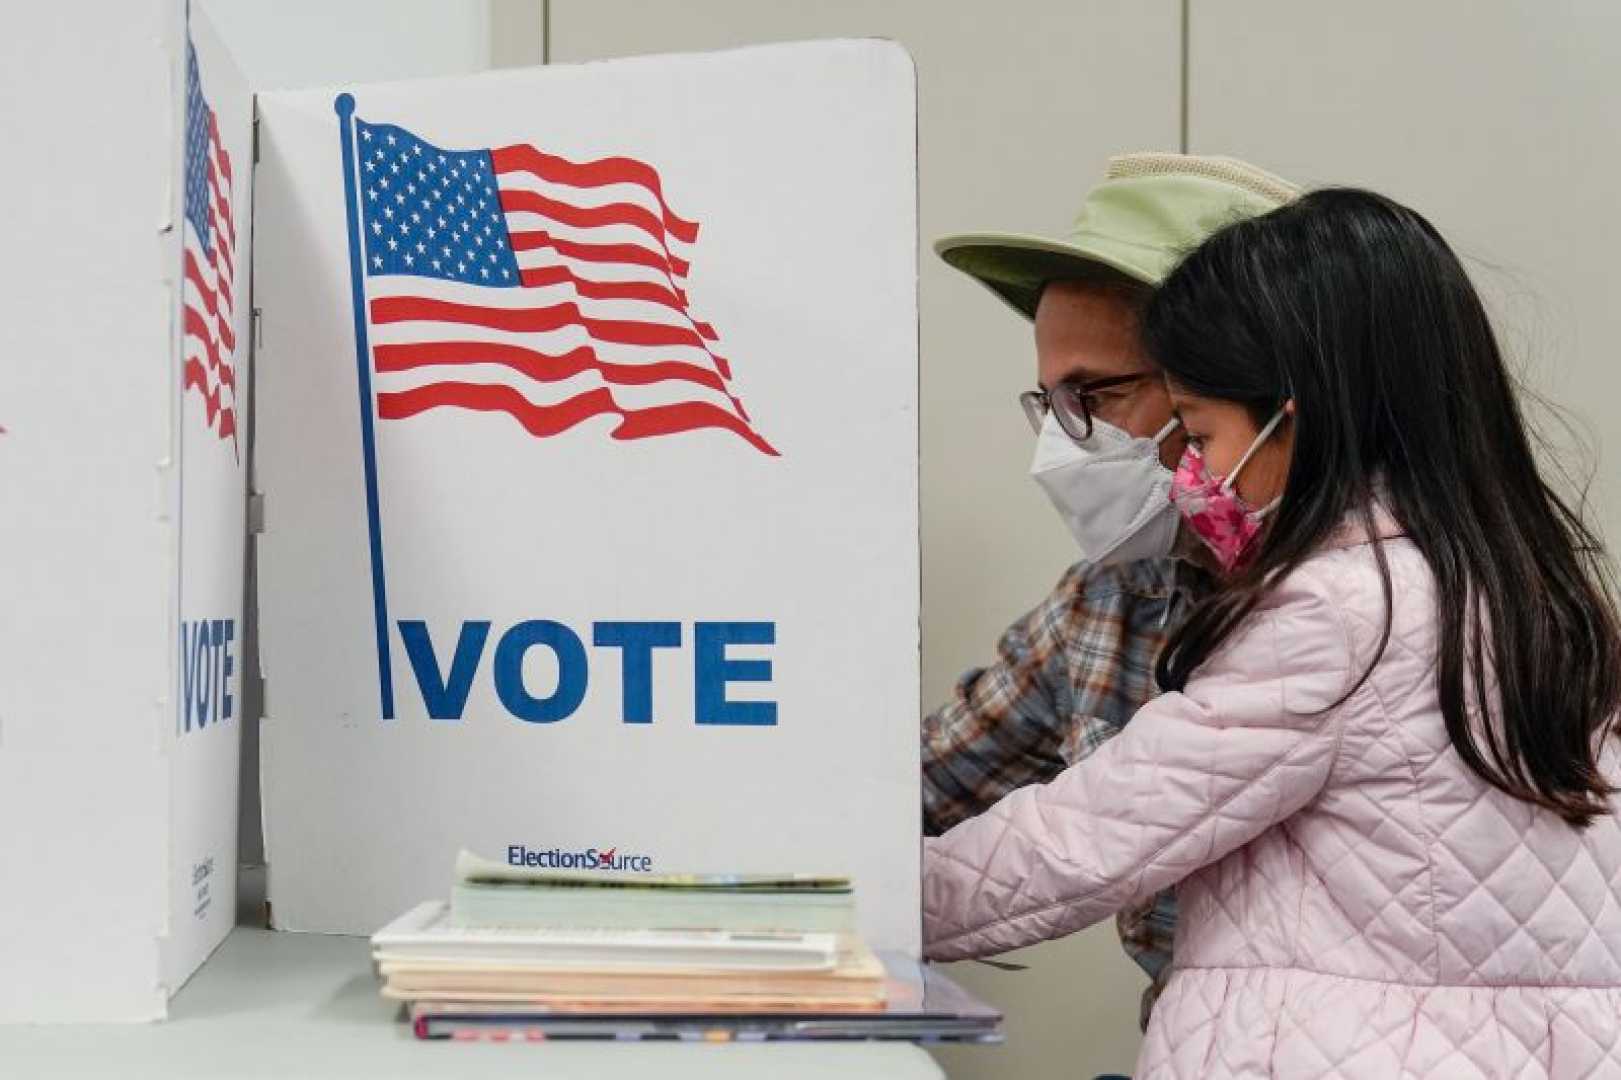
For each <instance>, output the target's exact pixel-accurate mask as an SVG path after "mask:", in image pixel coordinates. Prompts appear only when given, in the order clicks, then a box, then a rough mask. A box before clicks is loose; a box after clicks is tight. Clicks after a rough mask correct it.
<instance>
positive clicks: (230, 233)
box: [181, 41, 241, 459]
mask: <svg viewBox="0 0 1621 1080" xmlns="http://www.w3.org/2000/svg"><path fill="white" fill-rule="evenodd" d="M185 179H186V195H185V200H186V213H185V224H184V225H183V226H182V229H183V231H184V234H185V236H184V239H183V241H182V247H183V249H184V252H185V255H184V267H183V282H182V285H181V303H182V305H183V312H184V314H183V316H182V318H183V327H182V330H183V333H184V343H183V345H182V351H183V355H184V356H185V369H184V370H185V375H184V379H185V386H186V391H187V392H188V393H189V392H191V391H193V390H195V391H196V392H197V393H198V395H199V396H201V398H202V400H203V404H204V406H205V407H206V409H207V410H208V427H209V429H210V430H211V431H215V432H217V433H218V435H219V437H220V438H221V439H230V440H231V447H232V449H233V451H236V452H237V455H238V458H239V459H240V456H241V455H240V451H239V450H238V449H237V437H236V426H237V416H236V368H235V366H234V365H233V363H232V356H233V355H234V354H235V352H236V330H235V327H234V324H233V322H232V305H233V303H234V301H235V291H236V289H235V284H234V281H235V271H236V219H235V218H234V217H233V216H232V213H231V155H230V154H228V153H226V151H225V147H224V146H223V145H221V143H220V132H219V121H218V119H217V118H216V117H215V115H214V110H213V109H211V108H209V107H208V99H207V98H205V97H203V84H202V79H201V78H199V77H198V74H197V50H196V49H195V48H193V47H192V45H191V42H189V41H188V42H187V43H186V173H185Z"/></svg>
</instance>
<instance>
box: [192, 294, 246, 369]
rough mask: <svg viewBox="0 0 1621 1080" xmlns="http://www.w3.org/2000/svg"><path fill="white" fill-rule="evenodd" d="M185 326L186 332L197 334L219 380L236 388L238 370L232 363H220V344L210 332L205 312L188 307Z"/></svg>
mask: <svg viewBox="0 0 1621 1080" xmlns="http://www.w3.org/2000/svg"><path fill="white" fill-rule="evenodd" d="M185 326H186V333H188V334H191V335H193V336H195V337H196V338H198V339H199V340H200V341H201V342H202V345H203V351H204V352H205V353H206V354H207V356H208V367H209V370H211V371H213V372H214V373H215V374H216V375H218V376H219V381H220V382H221V383H222V384H223V385H225V386H229V387H232V388H234V387H235V386H236V372H234V371H233V370H232V369H231V365H230V364H222V363H220V355H219V345H218V343H217V342H215V340H214V335H213V334H211V333H210V332H209V327H208V323H207V322H206V321H205V320H204V318H203V313H202V312H201V311H198V310H197V309H196V308H194V307H187V308H186V314H185Z"/></svg>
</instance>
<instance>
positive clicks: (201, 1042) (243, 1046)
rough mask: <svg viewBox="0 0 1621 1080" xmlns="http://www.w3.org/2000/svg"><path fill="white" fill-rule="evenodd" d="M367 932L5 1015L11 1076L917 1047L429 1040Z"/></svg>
mask: <svg viewBox="0 0 1621 1080" xmlns="http://www.w3.org/2000/svg"><path fill="white" fill-rule="evenodd" d="M377 986H378V984H377V978H376V976H375V975H374V974H373V972H372V966H371V958H370V950H369V945H368V942H367V941H366V939H364V938H355V937H330V936H324V935H319V934H282V933H275V932H273V931H269V930H264V929H259V928H254V927H249V926H239V927H237V928H236V929H235V930H234V931H232V933H231V936H230V937H229V938H227V939H226V941H225V943H224V944H223V945H221V946H220V948H219V950H218V951H217V952H216V953H215V954H214V956H213V957H212V958H211V959H210V960H209V961H208V963H207V964H205V965H204V966H203V967H202V969H201V970H199V971H198V972H197V974H196V975H195V976H193V978H192V980H191V981H190V982H189V983H187V984H186V986H185V987H184V988H183V989H182V990H181V991H180V993H179V994H177V995H176V996H175V998H174V1001H173V1002H172V1003H171V1005H170V1019H169V1020H168V1021H166V1022H163V1023H156V1024H129V1025H110V1024H99V1025H90V1024H85V1025H66V1026H27V1025H21V1026H4V1025H0V1077H7V1078H9V1077H18V1078H22V1077H77V1076H95V1077H102V1076H116V1077H120V1078H124V1077H129V1078H135V1077H164V1078H179V1077H250V1076H257V1077H298V1078H304V1077H427V1076H432V1077H486V1076H487V1077H507V1076H526V1077H548V1078H562V1080H572V1078H576V1077H578V1078H582V1080H583V1078H588V1077H589V1078H592V1080H612V1078H616V1077H643V1076H647V1077H655V1076H656V1077H660V1078H661V1080H662V1078H671V1080H680V1078H685V1077H722V1078H725V1077H740V1078H741V1077H748V1078H751V1080H753V1078H758V1077H771V1078H773V1080H776V1078H786V1080H797V1078H800V1077H819V1078H820V1077H837V1078H839V1080H858V1078H860V1077H868V1076H871V1077H886V1078H892V1080H911V1078H917V1080H939V1078H940V1077H942V1076H943V1075H944V1074H943V1073H942V1072H941V1071H940V1068H939V1066H938V1065H936V1064H935V1062H934V1060H933V1059H932V1058H930V1057H929V1055H928V1054H927V1053H925V1052H924V1051H923V1050H922V1049H920V1048H918V1047H916V1046H911V1045H908V1044H905V1043H831V1044H806V1043H775V1044H767V1045H759V1044H754V1045H736V1044H730V1045H705V1044H689V1043H640V1044H638V1043H625V1044H616V1043H541V1044H531V1043H505V1044H502V1043H453V1042H423V1041H419V1040H418V1039H416V1038H415V1037H414V1036H412V1034H411V1032H410V1029H409V1027H408V1026H407V1025H406V1023H405V1022H404V1021H403V1020H401V1019H399V1013H398V1009H397V1007H396V1006H395V1005H394V1004H392V1003H390V1002H386V1001H384V1000H383V999H382V998H381V997H379V996H378V993H377Z"/></svg>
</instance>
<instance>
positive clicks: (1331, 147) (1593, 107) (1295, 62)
mask: <svg viewBox="0 0 1621 1080" xmlns="http://www.w3.org/2000/svg"><path fill="white" fill-rule="evenodd" d="M1191 14H1192V19H1191V25H1190V26H1189V42H1190V49H1189V74H1190V80H1189V100H1190V104H1191V108H1190V111H1189V118H1190V123H1189V138H1190V145H1191V147H1192V149H1193V150H1194V151H1196V152H1205V153H1208V152H1222V153H1234V154H1238V155H1239V156H1245V157H1253V159H1254V160H1256V161H1258V162H1264V163H1265V164H1267V165H1268V166H1271V167H1272V168H1274V169H1275V170H1277V171H1279V172H1282V173H1284V174H1285V175H1288V176H1291V177H1296V178H1299V179H1302V180H1306V181H1310V182H1314V183H1327V182H1337V183H1355V184H1363V185H1366V186H1369V187H1373V188H1375V189H1377V190H1380V191H1383V192H1385V193H1387V194H1389V195H1392V196H1394V197H1395V198H1397V199H1400V200H1403V201H1405V202H1408V203H1410V204H1411V205H1413V206H1414V207H1416V208H1417V209H1419V210H1420V211H1422V212H1423V213H1424V214H1426V215H1427V216H1429V217H1430V219H1431V220H1432V221H1434V222H1435V224H1436V226H1437V227H1438V228H1440V229H1441V230H1442V232H1444V233H1445V234H1447V236H1448V238H1449V239H1450V240H1451V241H1452V243H1453V245H1454V246H1455V247H1456V248H1458V249H1459V251H1460V253H1461V254H1463V255H1464V256H1465V259H1466V261H1467V263H1468V264H1469V267H1470V271H1471V273H1472V274H1474V275H1475V278H1476V280H1477V282H1479V284H1480V285H1481V286H1482V287H1483V288H1484V290H1485V291H1486V293H1487V295H1488V297H1489V299H1490V300H1491V301H1492V303H1493V307H1494V309H1495V314H1496V316H1497V318H1498V325H1499V328H1500V330H1501V331H1502V333H1503V336H1504V338H1505V339H1506V341H1507V342H1508V344H1509V346H1510V348H1511V350H1512V352H1513V353H1514V356H1515V359H1516V361H1517V363H1518V364H1519V365H1520V367H1521V369H1522V370H1523V372H1524V374H1525V376H1526V379H1527V381H1528V382H1529V383H1530V384H1531V385H1532V386H1533V387H1535V388H1537V389H1539V390H1540V391H1542V393H1543V394H1544V395H1545V396H1546V397H1548V398H1549V399H1551V400H1552V402H1553V403H1555V404H1556V405H1559V406H1562V407H1565V408H1568V409H1570V410H1572V412H1573V414H1574V416H1575V418H1576V419H1577V420H1578V421H1579V422H1580V423H1581V424H1582V425H1583V426H1584V427H1585V428H1586V433H1587V434H1588V435H1589V436H1591V437H1592V438H1593V439H1595V440H1596V441H1597V443H1596V449H1597V450H1598V451H1599V452H1600V456H1598V457H1596V458H1594V459H1591V460H1590V461H1589V464H1590V465H1591V464H1599V463H1601V464H1599V469H1598V475H1597V479H1596V483H1595V486H1594V488H1593V498H1594V504H1595V507H1594V508H1595V511H1596V513H1595V514H1594V515H1593V516H1594V518H1595V520H1597V521H1599V522H1600V523H1602V524H1603V526H1604V527H1605V531H1606V533H1607V535H1608V536H1609V538H1610V540H1611V543H1621V470H1618V465H1621V352H1618V349H1617V344H1618V342H1621V303H1618V302H1617V299H1618V298H1617V285H1618V284H1621V275H1618V274H1617V272H1616V265H1617V263H1616V252H1617V250H1618V248H1621V209H1618V204H1621V199H1618V194H1617V193H1618V192H1621V5H1618V4H1616V3H1614V2H1613V0H1557V2H1546V0H1514V2H1499V3H1492V4H1480V3H1476V2H1473V0H1429V2H1427V3H1422V4H1415V3H1408V2H1405V0H1361V2H1360V3H1356V4H1301V3H1298V2H1294V0H1243V2H1237V0H1193V3H1192V5H1191ZM1531 415H1532V418H1533V420H1536V419H1538V412H1537V411H1533V412H1532V413H1531ZM1437 434H1438V435H1439V434H1441V433H1437Z"/></svg>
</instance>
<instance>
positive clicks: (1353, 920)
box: [923, 529, 1621, 1080]
mask: <svg viewBox="0 0 1621 1080" xmlns="http://www.w3.org/2000/svg"><path fill="white" fill-rule="evenodd" d="M1394 532H1395V530H1394V529H1387V530H1386V533H1385V535H1384V536H1383V537H1381V538H1380V539H1379V542H1380V543H1382V544H1383V545H1384V550H1385V553H1386V555H1387V557H1388V559H1389V561H1390V569H1391V574H1392V577H1393V579H1394V586H1395V588H1394V593H1395V596H1394V623H1393V626H1392V633H1391V639H1390V645H1389V647H1388V649H1387V650H1386V652H1385V654H1384V656H1383V658H1382V659H1381V660H1380V661H1379V663H1378V665H1377V666H1376V667H1375V668H1374V670H1373V673H1372V675H1371V676H1370V677H1369V679H1368V680H1367V682H1365V683H1364V684H1363V685H1362V686H1361V688H1360V689H1358V690H1357V691H1356V692H1355V693H1354V694H1352V695H1351V696H1350V697H1349V698H1348V699H1347V700H1346V701H1345V702H1344V703H1343V704H1341V705H1339V706H1338V707H1334V708H1330V706H1332V705H1333V704H1334V702H1335V701H1336V700H1338V699H1339V698H1340V696H1341V695H1342V694H1343V693H1344V692H1345V691H1346V690H1347V689H1348V688H1349V687H1350V686H1351V684H1352V683H1353V682H1354V681H1355V679H1356V676H1357V675H1359V674H1360V673H1361V671H1362V670H1363V668H1364V667H1365V666H1366V664H1367V662H1368V660H1369V659H1371V658H1372V656H1373V655H1374V654H1375V649H1376V647H1377V644H1378V638H1379V631H1380V627H1381V626H1382V623H1383V612H1384V605H1383V600H1382V597H1381V594H1380V587H1379V577H1378V571H1377V569H1376V567H1375V564H1374V561H1373V548H1372V546H1371V545H1370V544H1369V543H1368V541H1367V538H1366V537H1365V536H1352V535H1348V536H1346V537H1345V538H1344V539H1343V540H1342V541H1341V542H1339V543H1337V544H1335V545H1331V546H1330V547H1329V548H1328V549H1326V550H1325V551H1324V552H1322V553H1321V554H1319V555H1318V556H1316V557H1314V558H1313V559H1312V560H1311V561H1310V562H1308V563H1307V564H1306V565H1305V566H1303V567H1301V568H1300V569H1299V570H1298V571H1297V572H1296V573H1294V574H1292V575H1291V576H1290V577H1289V578H1288V579H1287V580H1285V581H1283V582H1281V583H1280V584H1279V585H1278V587H1277V588H1275V589H1274V590H1273V592H1272V594H1271V595H1270V596H1269V598H1268V599H1267V600H1265V601H1264V602H1263V605H1262V608H1261V610H1260V611H1258V612H1257V613H1256V614H1255V615H1254V616H1252V617H1251V618H1250V619H1249V620H1248V621H1247V622H1246V624H1245V625H1244V626H1243V627H1241V628H1240V630H1239V631H1238V632H1237V633H1236V634H1235V636H1234V637H1232V638H1231V639H1229V641H1228V643H1227V644H1226V645H1225V646H1224V647H1223V649H1222V650H1221V651H1220V652H1219V653H1218V654H1217V655H1216V656H1214V657H1212V658H1211V659H1210V660H1209V661H1208V662H1207V663H1206V664H1205V665H1204V667H1203V668H1202V669H1201V670H1200V672H1199V674H1198V677H1197V678H1196V679H1194V680H1193V681H1191V682H1190V683H1189V685H1188V687H1187V690H1186V691H1185V692H1184V693H1173V694H1166V695H1164V696H1162V697H1160V698H1158V699H1157V700H1155V701H1154V702H1152V703H1150V704H1149V705H1148V706H1146V707H1145V708H1144V709H1143V710H1142V711H1141V712H1140V713H1139V714H1138V715H1137V716H1136V717H1135V718H1134V719H1133V720H1132V722H1131V723H1130V725H1128V726H1127V728H1126V729H1125V731H1124V732H1123V733H1122V734H1121V735H1119V736H1118V737H1116V738H1115V739H1113V740H1112V741H1111V742H1109V743H1108V744H1107V745H1105V746H1104V747H1103V748H1102V749H1100V750H1099V751H1098V752H1097V753H1095V754H1094V755H1093V756H1091V757H1089V758H1087V759H1086V760H1084V761H1082V762H1080V763H1078V764H1077V765H1075V766H1074V767H1072V768H1070V769H1069V770H1068V771H1066V772H1064V773H1063V774H1062V775H1060V776H1059V777H1058V778H1057V779H1056V780H1054V781H1053V782H1052V783H1050V784H1046V785H1039V786H1032V787H1028V788H1024V789H1021V790H1019V791H1016V792H1014V793H1013V794H1011V795H1009V796H1008V797H1007V798H1005V799H1003V800H1002V801H1001V802H1000V803H998V804H997V805H996V806H995V807H993V808H992V809H991V810H989V811H988V812H986V813H985V814H984V815H982V816H981V817H979V818H976V819H973V820H971V821H967V822H964V823H963V824H961V825H959V826H958V827H957V828H955V829H952V830H951V831H950V832H948V833H947V834H945V835H944V836H941V837H939V838H936V839H932V840H929V841H927V842H926V848H925V858H924V889H923V899H924V933H925V938H926V941H927V952H928V954H929V955H930V956H931V957H934V958H937V959H942V960H950V959H958V958H962V957H970V956H980V955H984V954H988V953H997V952H1002V951H1004V950H1007V949H1012V948H1016V947H1018V946H1021V945H1028V944H1031V943H1033V942H1036V941H1041V940H1043V939H1046V938H1054V937H1059V936H1061V935H1063V934H1068V933H1071V932H1072V931H1075V930H1078V929H1080V928H1082V927H1084V926H1087V925H1089V924H1091V923H1094V922H1097V921H1098V920H1100V919H1103V918H1104V917H1106V916H1108V915H1110V914H1112V913H1113V912H1115V911H1116V910H1117V909H1118V908H1120V907H1122V906H1123V905H1125V904H1128V903H1130V902H1132V901H1133V900H1137V899H1140V898H1142V897H1146V896H1149V895H1150V894H1152V893H1154V892H1155V891H1156V890H1159V889H1162V888H1165V887H1166V886H1168V885H1171V884H1173V883H1179V884H1177V899H1178V902H1179V908H1180V913H1181V922H1180V926H1179V928H1178V931H1177V939H1176V950H1175V965H1176V967H1175V972H1174V973H1173V975H1172V976H1171V981H1170V984H1169V986H1168V987H1167V988H1166V991H1165V994H1164V996H1163V997H1161V998H1160V1000H1159V1003H1158V1005H1156V1006H1155V1008H1154V1014H1153V1019H1152V1021H1151V1023H1150V1025H1149V1029H1148V1035H1147V1038H1146V1040H1145V1042H1144V1045H1143V1049H1142V1055H1141V1057H1140V1059H1139V1060H1138V1066H1137V1073H1136V1075H1137V1077H1138V1078H1139V1080H1141V1078H1144V1077H1190V1078H1192V1077H1198V1078H1211V1077H1228V1076H1244V1077H1262V1076H1285V1077H1357V1078H1362V1077H1420V1076H1422V1077H1430V1076H1434V1077H1448V1078H1450V1077H1514V1078H1516V1080H1518V1078H1530V1077H1561V1078H1562V1077H1597V1076H1607V1077H1621V826H1618V824H1617V821H1616V818H1615V817H1614V816H1609V817H1605V818H1601V819H1600V820H1599V821H1598V822H1597V823H1595V824H1594V825H1593V826H1592V827H1590V828H1588V829H1587V830H1585V831H1577V830H1575V829H1572V828H1571V827H1569V826H1567V825H1566V824H1564V823H1563V822H1562V821H1560V820H1559V819H1558V818H1557V817H1556V816H1554V815H1552V814H1549V813H1547V812H1544V811H1541V810H1538V809H1535V808H1533V807H1531V806H1529V805H1527V804H1525V803H1521V802H1519V801H1517V800H1515V799H1513V798H1511V797H1509V796H1506V795H1504V794H1502V793H1500V792H1498V791H1496V790H1495V789H1493V788H1490V787H1488V786H1487V785H1486V784H1485V783H1483V782H1482V781H1481V780H1479V779H1478V778H1477V777H1476V776H1475V775H1474V774H1473V773H1472V772H1470V770H1469V769H1468V768H1467V767H1466V766H1465V765H1464V764H1463V763H1462V761H1460V760H1459V758H1458V755H1457V754H1456V753H1455V752H1454V751H1453V750H1452V747H1451V743H1450V742H1449V740H1448V739H1447V734H1446V730H1445V727H1444V726H1443V723H1442V719H1441V711H1440V707H1439V705H1438V704H1437V700H1436V691H1435V682H1434V679H1435V655H1436V646H1435V618H1434V605H1435V596H1434V585H1433V579H1432V577H1431V575H1430V572H1429V569H1428V567H1427V566H1426V564H1425V563H1424V560H1423V558H1422V557H1421V556H1420V555H1419V553H1418V550H1417V549H1416V548H1415V547H1414V546H1413V545H1412V544H1411V543H1410V542H1408V541H1406V540H1403V539H1399V538H1397V537H1395V535H1394ZM1526 602H1527V603H1535V602H1536V600H1535V597H1527V598H1526ZM1510 647H1512V644H1511V645H1510ZM1618 662H1621V658H1618ZM1604 766H1605V769H1606V775H1607V776H1609V777H1610V778H1611V779H1612V781H1614V780H1617V779H1621V755H1618V754H1617V752H1616V750H1615V747H1614V745H1613V740H1612V743H1611V745H1610V746H1609V747H1608V748H1607V749H1606V751H1605V757H1604ZM1079 977H1082V978H1084V977H1085V976H1084V974H1082V975H1081V976H1079Z"/></svg>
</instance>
